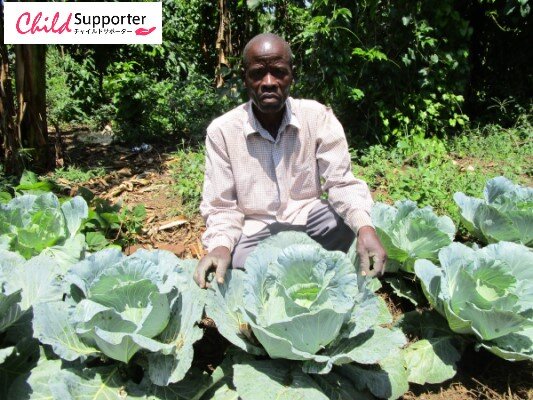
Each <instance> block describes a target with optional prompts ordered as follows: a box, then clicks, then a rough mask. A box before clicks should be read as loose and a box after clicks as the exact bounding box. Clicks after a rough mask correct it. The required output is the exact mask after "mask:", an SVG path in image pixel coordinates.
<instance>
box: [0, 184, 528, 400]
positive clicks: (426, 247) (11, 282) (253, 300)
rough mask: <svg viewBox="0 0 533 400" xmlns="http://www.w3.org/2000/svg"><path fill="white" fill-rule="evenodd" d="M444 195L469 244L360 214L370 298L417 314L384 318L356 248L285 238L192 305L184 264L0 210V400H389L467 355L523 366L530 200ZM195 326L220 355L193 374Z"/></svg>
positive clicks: (506, 191) (416, 223) (42, 208)
mask: <svg viewBox="0 0 533 400" xmlns="http://www.w3.org/2000/svg"><path fill="white" fill-rule="evenodd" d="M455 197H456V201H457V203H458V205H459V206H460V207H461V210H462V218H463V220H464V221H463V223H464V225H465V226H466V227H467V229H469V230H470V231H471V233H472V235H474V236H475V237H477V238H478V240H479V241H480V242H481V244H487V245H486V246H485V247H483V248H480V247H479V245H477V244H470V245H468V246H467V245H464V244H460V243H455V242H453V240H454V236H455V226H454V224H453V223H452V221H451V220H450V219H449V218H448V217H439V216H437V215H435V214H434V213H433V211H432V210H431V208H429V207H425V208H418V207H417V205H416V204H415V203H413V202H410V201H403V202H398V203H396V204H395V206H394V207H392V206H388V205H385V204H379V203H378V204H376V205H375V207H374V209H373V211H372V218H373V222H374V224H375V226H376V229H377V232H378V234H379V236H380V238H381V240H382V242H383V244H384V245H385V247H386V249H387V252H388V254H389V258H390V260H389V267H390V268H389V272H390V273H389V274H388V276H387V277H386V278H385V279H384V280H383V281H384V282H386V283H384V284H388V285H391V286H392V288H393V289H394V290H395V291H396V293H397V294H399V295H400V296H403V297H405V298H407V299H409V300H410V301H412V302H413V303H415V304H417V305H418V306H420V307H421V308H422V309H424V310H425V311H424V312H418V311H411V312H408V313H405V314H404V315H401V316H399V317H396V318H393V316H392V315H391V313H390V311H389V310H388V307H387V305H386V303H385V301H384V300H383V298H382V297H380V296H378V295H376V294H375V290H377V289H378V288H379V287H380V286H381V283H380V282H379V281H377V280H375V279H373V280H370V279H368V278H367V277H363V276H361V275H359V274H358V272H357V271H356V268H355V266H354V265H355V263H357V259H356V255H355V254H354V248H355V246H354V247H352V249H351V251H350V252H349V253H348V254H347V255H346V254H344V253H341V252H330V251H326V250H324V249H323V248H321V247H320V246H319V245H318V244H317V243H316V242H314V241H313V240H312V239H310V238H309V237H307V236H306V235H305V234H303V233H300V232H283V233H281V234H278V235H276V236H274V237H272V238H270V239H267V240H265V241H264V242H262V243H261V244H260V245H259V246H258V248H257V249H256V250H255V251H254V252H253V253H252V254H251V255H250V257H249V258H248V260H247V262H246V266H245V267H246V271H239V270H234V271H229V272H228V275H227V276H226V279H225V281H224V283H223V284H217V283H216V282H214V281H213V282H212V286H211V288H210V289H209V290H207V291H205V290H200V289H199V288H198V287H197V286H196V285H195V284H194V283H193V280H192V273H193V271H194V268H195V265H196V261H195V260H181V259H179V258H177V257H176V256H175V255H173V254H171V253H169V252H165V251H145V250H138V251H137V252H136V253H134V254H133V255H131V256H124V255H123V254H122V253H121V252H120V251H119V250H117V249H106V250H102V251H99V252H97V253H94V254H89V253H87V251H86V247H85V245H84V238H83V235H82V234H81V233H79V230H80V226H81V223H82V221H83V219H84V218H86V217H87V211H86V210H87V208H86V204H85V203H84V201H83V200H82V199H81V198H75V199H72V200H69V201H67V202H64V203H63V204H60V202H59V201H58V200H57V198H56V197H55V196H54V195H52V194H47V195H42V196H31V195H29V196H21V197H18V198H15V199H14V200H12V201H11V202H10V203H8V204H7V205H4V206H0V207H1V209H0V398H2V399H3V398H6V399H15V400H17V399H82V398H83V399H124V398H131V399H137V398H138V399H196V400H207V399H237V398H240V399H244V400H247V399H254V400H256V399H259V400H260V399H272V398H279V399H304V398H305V399H340V400H343V399H372V398H387V399H394V398H398V397H400V396H401V395H402V394H404V393H405V392H406V391H407V390H408V388H409V384H410V383H413V384H426V383H440V382H443V381H445V380H447V379H450V378H452V377H453V376H454V375H455V373H456V369H457V362H458V361H459V360H460V358H461V352H462V350H463V349H464V347H465V346H466V345H467V344H468V343H474V344H475V346H476V347H477V348H478V349H485V350H488V351H491V352H492V353H494V354H496V355H497V356H499V357H501V358H503V359H506V360H509V361H520V360H533V344H532V343H533V253H532V251H531V249H530V248H529V247H527V246H531V229H532V228H531V227H532V226H533V220H532V218H533V194H532V190H531V189H528V188H522V187H519V186H517V185H513V184H512V183H511V182H509V181H507V180H506V179H505V178H496V179H494V180H491V181H489V182H488V183H487V187H486V189H485V199H483V200H479V199H468V198H467V197H466V196H464V195H461V194H456V196H455ZM465 199H468V200H465ZM465 204H466V205H465ZM469 207H470V208H469ZM490 218H492V219H490ZM502 221H507V222H505V227H506V228H505V229H509V232H508V233H506V234H503V233H502V231H503V230H504V228H502V227H500V228H498V224H503V222H502ZM502 235H503V236H502ZM76 237H77V239H76V240H74V238H76ZM499 238H503V239H505V240H507V241H503V239H499ZM74 242H75V243H76V246H74V244H73V243H74ZM512 242H516V243H512ZM74 247H75V250H74ZM69 249H70V250H69ZM415 278H416V279H417V280H419V282H420V284H413V280H414V279H415ZM383 281H382V282H383ZM428 303H429V305H430V306H429V307H428V306H427V304H428ZM420 307H419V308H420ZM206 315H207V316H208V317H210V318H212V320H213V321H214V322H215V323H216V326H217V329H218V331H219V332H220V334H221V335H222V336H224V337H225V338H226V339H227V340H228V341H229V342H230V343H231V346H230V348H229V350H228V351H227V352H226V355H225V359H224V361H223V362H222V364H221V365H219V366H218V367H217V368H216V369H214V370H212V371H209V373H207V372H205V371H202V370H201V369H199V365H198V364H197V363H196V362H195V360H194V346H195V343H196V344H197V345H198V342H199V341H200V340H201V339H202V336H203V330H202V329H201V328H200V327H199V325H198V324H199V322H200V320H201V319H202V318H203V317H205V316H206Z"/></svg>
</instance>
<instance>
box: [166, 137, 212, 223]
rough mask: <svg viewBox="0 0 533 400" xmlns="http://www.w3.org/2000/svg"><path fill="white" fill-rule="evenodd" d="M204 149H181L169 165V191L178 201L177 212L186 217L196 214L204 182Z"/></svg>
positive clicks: (173, 156)
mask: <svg viewBox="0 0 533 400" xmlns="http://www.w3.org/2000/svg"><path fill="white" fill-rule="evenodd" d="M204 165H205V149H203V148H200V149H198V150H195V149H191V148H188V147H181V148H180V149H178V150H177V151H176V152H175V153H173V154H172V162H171V163H170V164H169V168H170V176H171V177H172V180H173V184H172V185H171V190H172V192H173V193H174V194H176V195H177V197H178V199H179V203H180V204H179V205H178V210H179V212H180V213H181V214H183V215H185V216H186V217H188V218H189V217H192V216H194V215H195V214H198V210H199V207H200V201H201V199H202V186H203V181H204Z"/></svg>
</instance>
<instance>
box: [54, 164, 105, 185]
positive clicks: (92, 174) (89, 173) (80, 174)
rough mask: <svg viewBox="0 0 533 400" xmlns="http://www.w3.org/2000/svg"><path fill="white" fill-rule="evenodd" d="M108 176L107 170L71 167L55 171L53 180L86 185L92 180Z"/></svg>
mask: <svg viewBox="0 0 533 400" xmlns="http://www.w3.org/2000/svg"><path fill="white" fill-rule="evenodd" d="M105 174H106V171H105V168H103V167H97V168H89V169H87V170H84V169H82V168H80V167H77V166H75V165H70V166H68V167H67V168H66V169H65V168H58V169H56V170H55V171H54V173H53V174H52V176H51V179H52V180H54V181H57V180H58V179H64V180H66V181H68V182H71V183H84V182H87V181H89V180H91V179H92V178H98V177H102V176H104V175H105Z"/></svg>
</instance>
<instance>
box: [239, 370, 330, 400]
mask: <svg viewBox="0 0 533 400" xmlns="http://www.w3.org/2000/svg"><path fill="white" fill-rule="evenodd" d="M233 369H234V382H235V387H236V388H237V393H238V394H239V396H240V397H241V398H242V399H243V400H262V399H265V400H271V399H277V400H328V399H329V398H328V397H327V396H326V395H325V394H324V393H323V392H322V391H321V390H320V387H319V386H318V385H317V384H316V383H315V382H314V381H313V380H312V379H311V378H310V377H309V376H308V375H307V374H305V373H303V372H302V370H301V369H300V368H299V367H298V365H297V364H292V363H289V362H286V361H281V360H266V361H250V362H248V363H246V364H236V365H235V366H234V367H233Z"/></svg>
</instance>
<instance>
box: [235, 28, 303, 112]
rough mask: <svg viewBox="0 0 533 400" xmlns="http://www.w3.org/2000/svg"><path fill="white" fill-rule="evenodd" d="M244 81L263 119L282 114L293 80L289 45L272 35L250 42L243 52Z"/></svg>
mask: <svg viewBox="0 0 533 400" xmlns="http://www.w3.org/2000/svg"><path fill="white" fill-rule="evenodd" d="M243 80H244V84H245V86H246V88H247V89H248V96H249V97H250V99H251V100H252V102H253V104H254V105H255V108H256V111H259V113H261V114H263V115H269V114H276V113H279V112H281V110H283V107H284V105H285V101H286V100H287V97H289V91H290V86H291V84H292V80H293V67H292V52H291V48H290V47H289V45H288V43H287V42H286V41H285V40H283V39H282V38H281V37H279V36H277V35H274V34H272V33H263V34H260V35H257V36H255V37H254V38H253V39H252V40H250V41H249V42H248V44H247V45H246V47H245V48H244V52H243Z"/></svg>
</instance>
